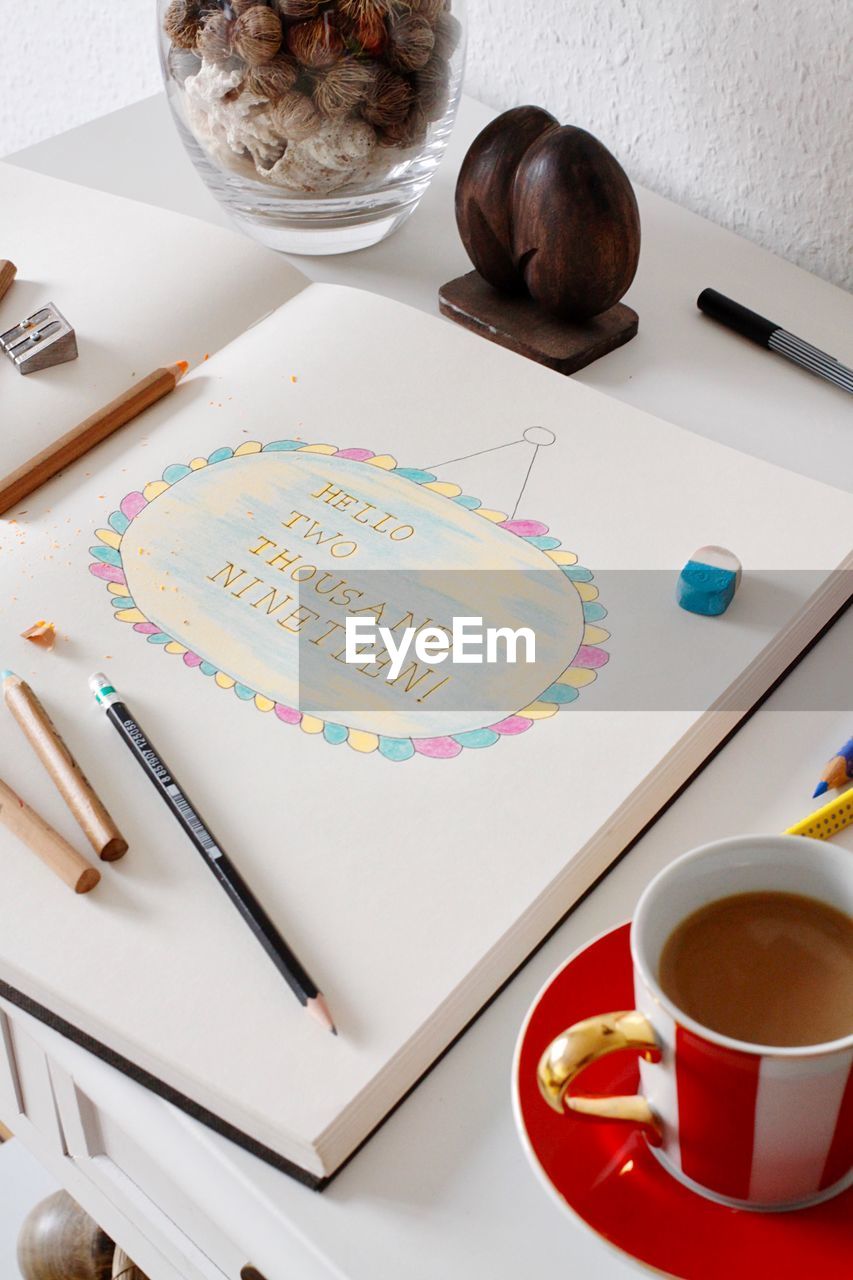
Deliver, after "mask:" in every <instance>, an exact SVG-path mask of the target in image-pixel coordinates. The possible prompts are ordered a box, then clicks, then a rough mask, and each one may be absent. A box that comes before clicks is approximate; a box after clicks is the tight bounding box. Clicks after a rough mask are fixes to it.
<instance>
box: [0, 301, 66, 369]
mask: <svg viewBox="0 0 853 1280" xmlns="http://www.w3.org/2000/svg"><path fill="white" fill-rule="evenodd" d="M0 349H2V350H3V351H5V352H6V355H7V356H8V357H9V359H10V360H11V361H12V364H13V365H15V366H16V367H17V369H18V372H19V373H37V372H38V370H39V369H50V368H52V367H53V365H55V364H65V362H66V361H67V360H76V359H77V337H76V334H75V333H74V330H73V329H72V328H71V325H70V324H69V323H68V321H67V320H66V319H65V316H64V315H63V314H62V312H61V311H58V310H57V308H56V307H55V306H54V304H53V303H52V302H49V303H48V304H47V306H46V307H42V308H41V309H40V310H39V311H34V312H33V314H32V315H31V316H29V317H28V319H26V320H22V321H21V323H20V324H16V325H15V327H14V328H13V329H9V330H8V331H7V332H6V333H0Z"/></svg>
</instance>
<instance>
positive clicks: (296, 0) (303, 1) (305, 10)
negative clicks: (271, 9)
mask: <svg viewBox="0 0 853 1280" xmlns="http://www.w3.org/2000/svg"><path fill="white" fill-rule="evenodd" d="M274 3H275V7H276V9H278V12H279V13H280V14H281V16H282V18H295V19H296V21H297V22H301V21H303V20H304V19H305V18H315V17H316V16H317V14H318V13H319V12H320V10H321V9H322V7H323V5H324V4H325V3H326V0H274Z"/></svg>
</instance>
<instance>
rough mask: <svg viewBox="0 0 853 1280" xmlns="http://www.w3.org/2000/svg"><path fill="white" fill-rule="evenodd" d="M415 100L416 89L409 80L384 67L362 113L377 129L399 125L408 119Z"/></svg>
mask: <svg viewBox="0 0 853 1280" xmlns="http://www.w3.org/2000/svg"><path fill="white" fill-rule="evenodd" d="M414 100H415V94H414V90H413V89H412V86H411V84H410V83H409V81H408V80H405V79H404V78H403V76H400V75H398V74H397V72H396V71H390V70H389V69H388V68H387V67H382V69H381V70H380V71H379V74H378V75H377V77H376V80H375V82H374V85H373V89H372V92H371V94H370V96H369V98H368V99H367V101H366V102H365V104H364V106H363V107H362V109H361V114H362V115H363V116H364V118H365V120H367V121H368V123H369V124H372V125H375V126H376V128H377V129H389V128H394V127H395V126H396V127H399V126H401V125H402V124H403V122H404V121H405V120H406V119H407V117H408V115H409V112H410V111H411V109H412V105H413V103H414Z"/></svg>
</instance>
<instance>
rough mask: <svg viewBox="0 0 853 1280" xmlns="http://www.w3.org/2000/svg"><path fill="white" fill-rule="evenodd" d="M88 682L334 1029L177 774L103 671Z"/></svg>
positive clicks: (254, 925) (302, 993) (272, 949)
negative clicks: (160, 753) (157, 749)
mask: <svg viewBox="0 0 853 1280" xmlns="http://www.w3.org/2000/svg"><path fill="white" fill-rule="evenodd" d="M89 687H90V689H91V690H92V692H93V694H94V695H95V699H96V701H97V702H98V703H99V705H100V706H102V707H103V708H104V710H105V711H106V714H107V719H108V720H110V721H111V722H112V723H113V724H114V725H115V727H116V729H117V730H118V731H119V733H120V734H121V737H122V739H123V740H124V742H125V743H126V744H127V746H128V747H129V748H130V751H131V753H132V755H133V756H134V758H135V759H136V760H137V761H138V763H139V764H140V765H141V766H142V768H143V769H144V770H145V773H146V775H147V776H148V778H149V779H150V781H151V782H152V783H153V784H154V786H155V787H156V788H157V791H158V792H159V794H160V795H161V796H162V797H163V799H164V800H165V802H166V804H167V805H168V807H169V809H170V810H171V813H172V815H173V816H174V817H175V819H176V820H177V822H178V823H179V825H180V826H181V827H182V828H183V829H184V831H185V832H186V834H187V835H188V836H189V838H190V840H191V841H192V842H193V844H194V845H195V848H196V850H197V851H198V853H200V854H201V856H202V858H203V859H204V862H205V864H206V866H207V867H209V868H210V870H211V871H212V872H213V874H214V876H215V877H216V879H217V881H218V883H219V885H220V888H222V889H224V890H225V892H226V893H227V895H228V897H229V898H230V899H231V902H232V904H233V906H235V907H236V908H237V910H238V912H239V913H240V915H241V916H242V917H243V920H244V921H245V922H246V924H247V925H248V926H249V928H250V929H251V931H252V933H253V934H254V935H255V937H256V938H257V940H258V942H259V943H260V944H261V946H262V947H263V949H264V951H266V953H267V955H268V956H269V958H270V960H272V962H273V964H274V965H275V967H276V968H277V969H278V971H279V973H280V974H281V976H282V977H283V978H284V980H285V981H286V982H287V984H288V986H289V987H290V989H291V991H292V992H293V994H294V995H295V996H296V998H297V1000H298V1001H299V1003H300V1004H301V1005H303V1006H304V1008H305V1009H306V1010H307V1012H308V1013H310V1014H311V1016H312V1017H313V1018H315V1019H316V1020H317V1021H318V1022H319V1023H321V1024H322V1025H323V1026H324V1027H325V1028H326V1029H327V1030H328V1031H331V1032H332V1034H333V1035H337V1034H338V1033H337V1030H336V1028H335V1024H334V1022H333V1021H332V1017H331V1014H330V1013H329V1007H328V1005H327V1004H326V1001H325V999H324V997H323V994H322V992H321V991H320V989H319V988H318V986H317V984H316V983H315V982H314V981H313V979H312V978H311V977H310V976H309V975H308V973H307V971H306V970H305V968H304V967H303V965H302V964H301V963H300V961H299V960H298V959H297V957H296V956H295V955H294V953H293V952H292V951H291V949H290V947H289V946H288V945H287V943H286V942H285V941H284V939H283V938H282V936H281V934H280V933H279V932H278V930H277V929H276V927H275V925H274V924H273V922H272V921H271V920H270V918H269V916H268V915H267V913H266V912H265V911H264V909H263V907H262V906H261V904H260V903H259V902H258V900H257V898H256V897H255V895H254V894H253V893H252V891H251V889H250V888H249V886H248V885H247V884H246V882H245V880H244V879H243V877H242V876H241V875H240V872H239V871H238V870H237V868H236V867H235V866H234V864H233V862H232V861H231V859H230V858H229V857H228V855H227V854H226V853H225V852H224V851H223V849H222V847H221V846H220V845H219V844H218V842H217V840H216V839H215V837H214V836H213V835H212V834H211V832H210V830H209V828H208V827H207V825H206V824H205V823H204V822H203V821H202V819H201V817H200V816H199V814H198V810H197V809H196V808H195V807H194V805H193V804H192V802H191V801H190V799H189V798H188V796H187V794H186V792H185V791H184V790H183V788H182V787H181V785H180V783H179V782H178V780H177V778H176V777H175V775H174V774H173V773H172V771H171V769H170V768H169V767H168V765H167V764H166V763H165V762H164V760H163V759H162V757H161V756H160V755H159V754H158V752H157V751H156V749H155V748H154V746H153V745H152V744H151V742H150V741H149V739H148V738H147V737H146V735H145V733H144V732H143V730H142V729H141V728H140V726H139V724H138V723H137V721H136V720H135V719H134V718H133V716H132V715H131V714H130V712H129V711H128V709H127V707H126V706H125V704H124V703H123V702H122V701H121V698H120V697H119V695H118V694H117V693H116V691H115V689H114V688H113V686H112V684H111V683H110V681H109V680H108V679H107V677H106V676H105V675H101V674H100V673H98V674H97V675H93V676H91V677H90V679H89Z"/></svg>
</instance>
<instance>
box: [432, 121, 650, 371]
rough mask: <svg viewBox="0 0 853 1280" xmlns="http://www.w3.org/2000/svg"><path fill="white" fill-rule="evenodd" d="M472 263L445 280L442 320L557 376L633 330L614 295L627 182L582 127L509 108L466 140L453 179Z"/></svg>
mask: <svg viewBox="0 0 853 1280" xmlns="http://www.w3.org/2000/svg"><path fill="white" fill-rule="evenodd" d="M456 221H457V225H458V227H459V234H460V236H461V238H462V242H463V244H464V245H465V248H466V250H467V252H468V256H469V257H470V259H471V261H472V263H473V264H474V266H475V268H476V270H475V271H472V272H469V274H468V275H465V276H460V277H459V279H457V280H452V281H450V283H448V284H446V285H444V286H443V287H442V289H441V290H440V292H439V301H440V306H441V311H442V313H443V314H444V315H446V316H449V317H450V318H451V319H452V320H456V321H457V322H458V323H460V324H463V325H464V326H465V327H466V328H469V329H472V330H473V331H474V332H478V333H482V334H483V335H484V336H486V337H488V338H490V339H491V340H492V341H494V342H498V343H500V344H501V345H502V346H506V347H509V348H510V349H511V350H513V351H517V352H519V353H520V354H522V355H526V356H529V357H530V358H531V359H534V360H538V361H539V362H540V363H542V364H546V365H549V366H550V367H551V368H553V369H557V370H559V371H560V372H561V373H574V372H575V371H576V370H577V369H581V368H583V367H584V365H587V364H589V363H591V361H593V360H597V359H598V358H599V356H602V355H605V354H606V353H607V352H608V351H612V350H613V349H614V348H615V347H618V346H621V345H622V344H623V343H625V342H628V341H629V339H631V338H633V337H634V335H635V334H636V332H637V324H638V319H637V313H636V312H635V311H632V310H631V308H630V307H626V306H625V305H624V304H622V303H620V298H622V296H623V295H624V293H625V292H626V290H627V289H628V287H629V286H630V284H631V281H632V280H633V278H634V274H635V272H636V270H637V262H638V260H639V254H640V218H639V213H638V211H637V202H636V200H635V198H634V192H633V190H632V187H631V184H630V182H629V181H628V178H627V176H626V174H625V172H624V170H623V169H622V167H621V166H620V165H619V163H618V161H617V160H616V159H615V158H614V157H613V156H612V155H611V154H610V152H609V151H608V150H607V148H606V147H605V146H603V145H602V143H600V142H599V141H598V140H597V139H596V138H594V137H593V136H592V134H590V133H587V132H586V130H584V129H576V128H574V127H573V126H571V125H565V126H561V125H560V124H559V123H558V122H557V121H556V120H555V119H554V117H553V116H552V115H550V114H549V113H548V112H547V111H543V110H542V109H541V108H539V107H516V108H515V109H514V110H512V111H506V112H504V114H503V115H501V116H498V118H497V119H496V120H493V121H492V123H491V124H490V125H488V126H487V127H486V128H485V129H484V130H483V132H482V133H481V134H480V135H479V136H478V137H477V138H476V139H475V140H474V142H473V144H472V146H471V148H470V150H469V152H468V154H467V156H466V157H465V160H464V162H463V165H462V168H461V170H460V173H459V180H458V182H457V186H456Z"/></svg>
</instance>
